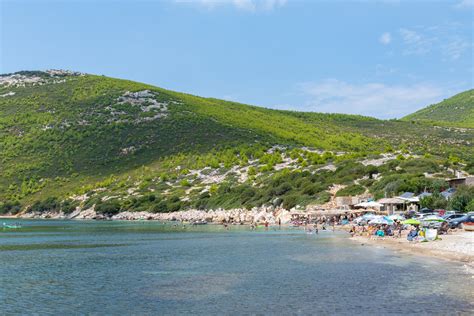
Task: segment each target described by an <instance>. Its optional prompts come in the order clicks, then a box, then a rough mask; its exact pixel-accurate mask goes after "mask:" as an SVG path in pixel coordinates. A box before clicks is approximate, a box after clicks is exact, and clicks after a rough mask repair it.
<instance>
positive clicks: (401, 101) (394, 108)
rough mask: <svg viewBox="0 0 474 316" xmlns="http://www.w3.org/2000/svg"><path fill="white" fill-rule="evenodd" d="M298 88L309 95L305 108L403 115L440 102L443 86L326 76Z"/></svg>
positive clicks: (381, 116) (364, 113)
mask: <svg viewBox="0 0 474 316" xmlns="http://www.w3.org/2000/svg"><path fill="white" fill-rule="evenodd" d="M299 88H300V90H301V91H302V92H303V94H304V95H305V96H306V97H307V99H308V101H307V102H306V104H305V108H304V110H307V111H316V112H330V113H351V114H360V115H369V116H377V117H380V118H394V117H398V118H399V117H402V116H404V115H406V114H409V113H412V112H414V111H416V110H418V109H420V108H422V107H424V106H426V105H429V104H432V103H435V102H439V101H440V100H441V98H442V96H443V95H444V94H443V91H444V90H443V89H441V88H440V87H438V86H435V85H432V84H427V83H419V84H413V85H387V84H384V83H377V82H374V83H348V82H344V81H339V80H336V79H327V80H324V81H321V82H309V83H303V84H301V85H299ZM444 92H445V91H444Z"/></svg>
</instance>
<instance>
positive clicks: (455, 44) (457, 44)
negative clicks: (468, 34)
mask: <svg viewBox="0 0 474 316" xmlns="http://www.w3.org/2000/svg"><path fill="white" fill-rule="evenodd" d="M471 47H472V43H471V42H468V41H466V40H464V39H462V38H460V37H455V38H453V39H451V40H450V41H448V42H447V43H445V44H444V45H443V46H442V47H441V49H442V53H443V56H444V57H445V58H447V59H450V60H456V59H459V57H461V56H462V55H463V54H464V52H466V51H467V50H468V49H469V48H471Z"/></svg>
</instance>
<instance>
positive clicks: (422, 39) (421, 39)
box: [399, 28, 437, 55]
mask: <svg viewBox="0 0 474 316" xmlns="http://www.w3.org/2000/svg"><path fill="white" fill-rule="evenodd" d="M399 32H400V36H401V37H402V40H403V42H404V44H405V48H404V50H403V54H405V55H424V54H427V53H429V52H430V51H431V48H432V46H433V43H434V42H435V41H436V40H437V38H436V37H430V36H427V35H426V34H422V33H419V32H417V31H414V30H410V29H406V28H402V29H400V30H399Z"/></svg>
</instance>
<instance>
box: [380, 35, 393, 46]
mask: <svg viewBox="0 0 474 316" xmlns="http://www.w3.org/2000/svg"><path fill="white" fill-rule="evenodd" d="M391 41H392V35H391V34H390V33H388V32H385V33H383V34H382V35H380V38H379V42H380V43H382V44H384V45H388V44H390V42H391Z"/></svg>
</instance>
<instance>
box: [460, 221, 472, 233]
mask: <svg viewBox="0 0 474 316" xmlns="http://www.w3.org/2000/svg"><path fill="white" fill-rule="evenodd" d="M462 227H463V228H464V230H465V231H468V232H473V231H474V223H462Z"/></svg>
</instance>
